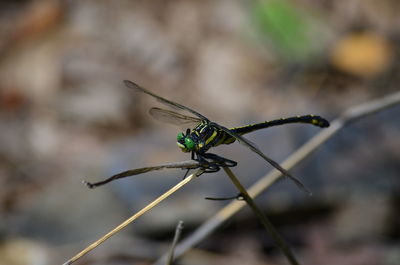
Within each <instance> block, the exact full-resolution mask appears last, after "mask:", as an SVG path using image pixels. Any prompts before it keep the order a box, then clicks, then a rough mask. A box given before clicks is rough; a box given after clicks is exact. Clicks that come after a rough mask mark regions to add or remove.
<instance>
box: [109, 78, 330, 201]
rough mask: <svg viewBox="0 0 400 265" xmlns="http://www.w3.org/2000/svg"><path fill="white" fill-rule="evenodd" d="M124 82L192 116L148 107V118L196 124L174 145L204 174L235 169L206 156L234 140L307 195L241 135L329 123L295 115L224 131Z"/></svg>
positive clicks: (229, 162) (133, 85)
mask: <svg viewBox="0 0 400 265" xmlns="http://www.w3.org/2000/svg"><path fill="white" fill-rule="evenodd" d="M124 83H125V85H126V86H127V87H128V88H132V89H134V90H136V91H139V92H142V93H145V94H147V95H150V96H152V97H153V98H155V99H157V100H158V101H160V102H162V103H164V104H165V105H167V106H169V107H172V108H174V109H179V110H184V111H187V112H189V113H191V114H192V115H194V116H195V117H193V116H187V115H183V114H181V113H178V112H175V111H172V110H166V109H161V108H151V109H150V111H149V112H150V115H151V116H153V117H154V118H155V119H157V120H160V121H164V122H168V123H172V124H175V125H185V126H189V125H190V124H197V125H196V126H195V127H194V128H193V129H190V128H188V129H187V130H186V132H185V133H183V132H181V133H179V134H178V136H177V145H178V147H179V148H180V149H181V150H182V151H183V152H190V153H191V158H192V159H193V160H196V161H198V162H199V164H200V165H201V167H202V168H203V170H204V171H205V172H216V171H218V170H219V169H220V167H221V166H222V167H223V166H226V167H233V166H236V165H237V163H236V162H235V161H232V160H229V159H227V158H224V157H221V156H218V155H216V154H212V153H209V152H208V150H209V149H210V148H212V147H215V146H218V145H221V144H231V143H233V142H235V141H238V142H239V143H241V144H242V145H244V146H246V147H248V148H249V149H250V150H252V151H253V152H255V153H256V154H258V155H259V156H261V157H262V158H263V159H264V160H266V161H267V162H268V163H269V164H271V165H272V166H273V167H274V168H276V169H277V170H279V171H280V172H281V173H282V174H283V175H284V176H286V177H288V178H290V179H291V180H292V181H293V182H294V183H295V184H296V185H297V186H298V187H299V188H301V189H302V190H304V191H306V192H307V193H310V192H309V191H308V190H307V189H306V188H305V186H304V185H303V184H302V183H301V182H300V181H299V180H298V179H296V178H295V177H293V176H292V175H291V174H290V173H289V172H288V171H287V170H285V169H284V168H283V167H281V166H280V165H279V164H278V163H277V162H275V161H274V160H272V159H271V158H269V157H268V156H266V155H265V154H264V153H263V152H261V151H260V150H259V149H258V148H257V147H256V146H255V144H253V143H252V142H250V141H249V140H247V139H246V138H244V137H243V135H244V134H247V133H250V132H254V131H256V130H260V129H265V128H268V127H271V126H276V125H282V124H288V123H305V124H311V125H315V126H318V127H321V128H326V127H328V126H329V122H328V121H327V120H325V119H324V118H322V117H320V116H317V115H304V116H295V117H290V118H284V119H278V120H272V121H265V122H261V123H256V124H250V125H246V126H242V127H235V128H227V127H224V126H222V125H220V124H218V123H215V122H213V121H211V120H209V119H208V118H207V117H205V116H204V115H202V114H200V113H199V112H197V111H195V110H193V109H191V108H189V107H186V106H184V105H181V104H179V103H176V102H173V101H171V100H168V99H166V98H163V97H161V96H158V95H156V94H154V93H153V92H151V91H149V90H147V89H145V88H143V87H141V86H139V85H138V84H136V83H134V82H132V81H129V80H124ZM189 169H190V168H188V170H189ZM147 171H148V170H147ZM147 171H146V172H147ZM110 179H111V178H110Z"/></svg>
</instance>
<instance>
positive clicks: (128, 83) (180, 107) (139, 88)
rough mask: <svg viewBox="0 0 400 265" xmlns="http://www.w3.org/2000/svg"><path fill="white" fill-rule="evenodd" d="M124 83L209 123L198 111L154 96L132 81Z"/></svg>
mask: <svg viewBox="0 0 400 265" xmlns="http://www.w3.org/2000/svg"><path fill="white" fill-rule="evenodd" d="M124 83H125V85H126V86H127V87H129V88H132V89H135V90H138V91H140V92H143V93H145V94H147V95H150V96H152V97H153V98H155V99H157V100H158V101H160V102H162V103H164V104H166V105H167V106H170V107H172V108H178V109H181V110H186V111H189V112H190V113H192V114H193V115H195V116H197V117H199V118H200V119H201V120H205V121H209V120H208V119H207V118H206V117H205V116H203V115H201V114H200V113H198V112H197V111H195V110H192V109H191V108H188V107H186V106H183V105H181V104H179V103H176V102H173V101H170V100H168V99H166V98H163V97H160V96H158V95H156V94H154V93H153V92H150V91H149V90H147V89H145V88H143V87H141V86H139V85H138V84H136V83H134V82H132V81H129V80H124Z"/></svg>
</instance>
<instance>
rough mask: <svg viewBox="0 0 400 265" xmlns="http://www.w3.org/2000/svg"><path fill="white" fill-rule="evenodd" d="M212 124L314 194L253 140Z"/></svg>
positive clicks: (301, 187) (302, 188)
mask: <svg viewBox="0 0 400 265" xmlns="http://www.w3.org/2000/svg"><path fill="white" fill-rule="evenodd" d="M212 125H214V126H216V127H218V128H220V129H221V130H223V131H224V132H226V133H227V134H229V135H230V136H233V137H235V138H236V139H237V140H238V142H239V143H241V144H242V145H244V146H246V147H248V148H250V150H252V151H253V152H255V153H257V154H258V155H259V156H261V157H262V158H264V159H265V160H266V161H267V162H268V163H269V164H271V165H272V166H273V167H274V168H276V169H277V170H279V171H280V172H281V173H282V174H283V175H284V176H286V177H288V178H290V179H291V180H292V181H293V182H294V183H295V184H296V185H297V186H298V187H299V188H300V189H301V190H303V191H305V192H306V193H308V194H310V195H311V194H312V193H311V192H310V191H309V190H308V189H307V188H306V187H305V186H304V185H303V183H301V182H300V180H298V179H296V178H295V177H293V176H292V175H291V174H290V173H289V172H288V171H287V170H286V169H284V168H283V167H281V165H279V163H278V162H275V161H274V160H272V159H271V158H269V157H268V156H266V155H265V154H264V153H263V152H261V150H260V149H258V148H257V147H256V146H255V145H254V144H253V143H252V142H250V141H249V140H247V139H246V138H244V137H243V136H241V135H239V134H237V133H235V132H233V131H232V130H229V129H228V128H226V127H224V126H221V125H219V124H216V123H212Z"/></svg>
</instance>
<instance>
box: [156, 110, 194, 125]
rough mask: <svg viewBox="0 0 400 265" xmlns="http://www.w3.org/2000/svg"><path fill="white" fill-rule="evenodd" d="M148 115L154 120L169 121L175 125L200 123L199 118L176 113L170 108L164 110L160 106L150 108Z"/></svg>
mask: <svg viewBox="0 0 400 265" xmlns="http://www.w3.org/2000/svg"><path fill="white" fill-rule="evenodd" d="M149 113H150V115H151V116H152V117H153V118H155V119H156V120H159V121H162V122H166V123H171V124H175V125H186V124H190V123H200V122H201V120H200V119H199V118H196V117H191V116H186V115H183V114H180V113H177V112H175V111H172V110H166V109H161V108H151V109H150V110H149Z"/></svg>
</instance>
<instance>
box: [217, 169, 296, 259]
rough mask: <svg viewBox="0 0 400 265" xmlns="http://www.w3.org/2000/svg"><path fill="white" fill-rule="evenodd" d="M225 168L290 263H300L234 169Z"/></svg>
mask: <svg viewBox="0 0 400 265" xmlns="http://www.w3.org/2000/svg"><path fill="white" fill-rule="evenodd" d="M223 169H224V170H225V173H226V174H227V175H228V176H229V178H230V179H231V181H232V182H233V184H234V185H235V186H236V188H237V189H238V190H239V192H240V194H241V195H242V196H243V198H244V200H245V201H246V203H247V204H248V205H249V206H250V208H251V209H252V210H253V212H254V213H255V214H256V216H257V217H258V220H260V222H261V223H262V225H263V226H264V228H265V229H266V230H267V232H268V233H269V234H270V235H271V236H272V238H273V239H274V240H275V243H276V244H277V245H278V247H279V248H280V249H281V250H282V252H283V253H284V254H285V256H286V258H287V259H288V260H289V262H290V264H292V265H299V263H298V262H297V260H296V257H295V256H294V254H293V253H292V251H291V249H290V247H289V246H288V244H286V242H285V240H284V239H283V238H282V237H281V236H280V235H279V233H278V231H277V230H276V229H275V227H274V225H273V224H272V223H271V221H270V220H269V219H268V217H267V216H266V215H265V214H264V212H263V211H261V209H260V208H258V206H257V204H256V203H255V202H254V200H253V199H252V198H251V197H250V195H249V194H248V193H247V190H246V189H245V187H243V185H242V184H241V183H240V181H239V179H238V178H237V177H236V176H235V174H233V172H232V170H230V168H227V167H224V168H223Z"/></svg>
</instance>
